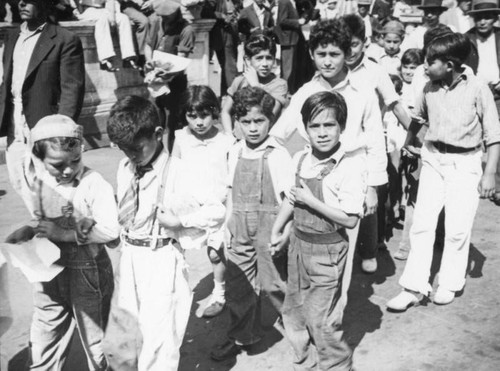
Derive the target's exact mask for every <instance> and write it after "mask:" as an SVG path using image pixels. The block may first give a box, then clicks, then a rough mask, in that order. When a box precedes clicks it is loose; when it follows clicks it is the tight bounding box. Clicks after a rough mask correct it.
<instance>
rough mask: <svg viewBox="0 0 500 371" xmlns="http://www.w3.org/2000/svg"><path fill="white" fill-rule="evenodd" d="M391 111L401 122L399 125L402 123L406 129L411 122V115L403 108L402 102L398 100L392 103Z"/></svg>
mask: <svg viewBox="0 0 500 371" xmlns="http://www.w3.org/2000/svg"><path fill="white" fill-rule="evenodd" d="M392 112H393V113H394V116H396V118H397V119H398V121H399V122H400V123H401V125H403V126H404V128H405V129H406V130H408V129H409V127H410V124H411V117H410V115H409V114H408V112H407V111H406V110H405V108H404V106H403V104H402V103H401V102H400V101H397V102H396V103H395V104H394V106H393V107H392Z"/></svg>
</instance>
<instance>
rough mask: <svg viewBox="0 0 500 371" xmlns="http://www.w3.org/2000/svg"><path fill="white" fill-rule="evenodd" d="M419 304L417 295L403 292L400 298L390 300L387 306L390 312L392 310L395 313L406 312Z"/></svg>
mask: <svg viewBox="0 0 500 371" xmlns="http://www.w3.org/2000/svg"><path fill="white" fill-rule="evenodd" d="M418 302H419V300H418V297H417V296H416V295H415V294H413V293H411V292H409V291H406V290H403V291H401V292H400V293H399V295H398V296H396V297H394V298H392V299H391V300H389V301H388V302H387V303H386V305H385V306H386V307H387V309H388V310H391V311H393V312H404V311H405V310H407V309H408V308H409V307H411V306H413V305H415V304H417V303H418Z"/></svg>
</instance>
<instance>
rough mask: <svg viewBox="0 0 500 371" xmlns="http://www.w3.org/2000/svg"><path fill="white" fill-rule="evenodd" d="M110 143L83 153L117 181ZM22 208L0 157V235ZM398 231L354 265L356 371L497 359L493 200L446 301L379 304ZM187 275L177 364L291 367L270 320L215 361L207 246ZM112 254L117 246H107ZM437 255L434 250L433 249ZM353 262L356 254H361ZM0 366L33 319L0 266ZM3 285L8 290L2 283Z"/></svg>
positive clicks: (220, 322) (20, 357)
mask: <svg viewBox="0 0 500 371" xmlns="http://www.w3.org/2000/svg"><path fill="white" fill-rule="evenodd" d="M120 157H121V154H120V153H119V151H118V150H116V149H110V148H106V149H99V150H93V151H89V152H87V153H86V154H85V161H86V163H87V164H88V165H89V166H91V167H93V168H95V169H97V170H99V171H100V172H101V173H102V174H103V175H104V176H105V177H106V178H107V179H108V180H109V181H110V182H111V183H113V184H114V175H115V171H116V164H117V162H118V160H119V158H120ZM26 217H27V213H26V212H25V210H24V209H23V207H22V205H21V203H20V200H19V199H18V198H17V196H16V195H14V194H13V191H12V190H11V188H10V186H9V184H8V180H7V169H6V167H5V165H0V241H3V240H4V238H5V236H6V235H7V234H8V233H9V231H11V230H12V229H13V228H14V227H15V226H17V225H19V224H20V223H22V221H23V220H25V219H26ZM399 238H400V231H399V230H396V231H395V236H394V237H393V238H392V239H391V240H390V241H389V243H388V247H389V249H388V251H382V252H381V253H380V255H379V258H378V261H379V267H380V268H379V270H378V272H377V273H376V274H374V275H365V274H363V273H361V272H360V271H359V269H355V272H354V277H353V282H352V285H351V290H350V301H349V305H348V307H347V309H346V314H345V330H346V336H347V339H348V341H349V343H350V344H351V345H352V346H353V348H354V349H355V352H354V364H355V367H356V369H357V370H358V371H379V370H380V371H393V370H394V371H405V370H471V369H474V370H475V371H482V370H485V371H486V370H488V371H489V370H499V369H500V343H499V341H498V339H499V338H500V286H499V285H498V282H499V281H500V270H499V269H498V267H499V266H500V249H499V239H500V207H495V206H494V205H493V204H491V203H490V202H486V201H481V204H480V207H479V211H478V215H477V217H476V223H475V228H474V235H473V240H472V247H471V254H470V269H469V274H468V275H469V277H468V280H467V286H466V288H465V291H464V293H463V295H462V296H461V297H460V298H458V299H457V300H456V301H455V302H454V303H453V304H451V305H449V306H442V307H440V306H436V305H434V304H432V303H428V304H426V305H421V306H419V307H417V308H412V309H410V310H409V311H408V312H407V313H404V314H393V313H389V312H387V311H386V310H385V307H384V304H385V302H386V301H387V300H388V299H389V298H391V297H392V296H393V295H394V294H396V293H397V292H398V291H399V288H398V286H397V279H398V277H399V276H400V274H401V271H402V268H403V267H404V263H402V262H399V261H397V260H394V259H393V258H392V256H391V255H392V254H393V253H394V252H395V250H396V247H397V243H398V242H399ZM187 257H188V261H189V263H190V268H191V273H190V280H191V284H192V287H193V289H194V292H195V301H194V303H193V308H192V315H191V318H190V321H189V325H188V329H187V334H186V337H185V341H184V345H183V347H182V350H181V352H182V356H181V364H180V368H179V369H180V370H182V371H193V370H200V371H205V370H217V371H219V370H220V371H224V370H236V371H247V370H251V371H260V370H289V369H291V367H290V359H291V350H290V346H289V344H288V342H287V340H286V339H285V338H283V335H282V334H281V333H280V332H279V331H277V330H274V329H272V330H270V331H269V332H268V333H267V336H266V338H265V341H264V342H263V344H262V346H261V347H260V349H255V350H254V352H253V353H254V354H252V355H249V354H246V353H245V354H241V355H238V357H236V358H235V359H232V360H229V361H227V362H223V363H215V362H212V361H210V359H209V350H210V349H211V347H212V346H213V345H214V344H216V343H217V342H219V341H221V340H222V337H223V334H224V329H225V326H226V323H227V313H225V314H224V315H222V316H220V317H219V318H216V319H213V320H210V321H208V320H205V319H202V318H198V317H197V315H196V312H197V311H199V309H200V308H201V307H202V306H203V299H205V298H206V297H207V295H208V294H209V292H210V291H211V283H212V276H211V273H210V266H209V263H208V259H207V258H206V256H205V253H204V252H202V251H200V252H191V253H189V254H188V256H187ZM114 258H116V255H115V256H114ZM436 259H439V254H437V255H436ZM358 263H359V261H358ZM0 280H1V281H0V283H1V284H0V295H1V296H0V347H1V369H2V370H7V369H8V370H12V371H18V370H23V369H24V368H23V365H24V363H25V361H26V356H27V351H26V346H27V343H28V329H29V323H30V319H31V313H32V309H31V296H30V286H29V284H28V283H27V282H26V280H25V279H24V278H23V276H22V275H21V274H20V273H19V272H18V271H17V270H15V269H12V268H10V267H9V268H7V269H6V268H5V267H4V268H3V269H2V270H1V271H0ZM2 288H4V289H5V288H7V293H5V292H2V290H1V289H2ZM66 370H67V371H86V366H85V361H84V355H83V351H82V350H81V346H80V345H79V342H78V339H75V341H74V343H73V348H72V351H71V355H70V360H69V364H68V365H67V367H66Z"/></svg>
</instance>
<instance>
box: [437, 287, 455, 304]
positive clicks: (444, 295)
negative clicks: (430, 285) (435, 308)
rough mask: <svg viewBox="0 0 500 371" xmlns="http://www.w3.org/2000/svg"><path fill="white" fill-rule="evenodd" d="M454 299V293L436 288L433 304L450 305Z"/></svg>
mask: <svg viewBox="0 0 500 371" xmlns="http://www.w3.org/2000/svg"><path fill="white" fill-rule="evenodd" d="M454 299H455V292H454V291H450V290H446V289H443V288H442V287H438V289H437V290H436V293H435V294H434V299H433V302H434V304H438V305H446V304H450V303H451V302H452V301H453V300H454Z"/></svg>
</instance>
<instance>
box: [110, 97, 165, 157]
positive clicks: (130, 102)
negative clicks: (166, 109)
mask: <svg viewBox="0 0 500 371" xmlns="http://www.w3.org/2000/svg"><path fill="white" fill-rule="evenodd" d="M157 127H162V124H161V123H160V118H159V116H158V111H157V109H156V106H155V105H154V104H153V103H152V102H150V101H149V100H147V99H146V98H143V97H139V96H137V95H128V96H126V97H124V98H121V99H120V100H118V102H116V103H115V104H114V105H113V107H111V112H110V114H109V118H108V124H107V131H108V136H109V139H110V140H111V141H112V142H113V143H115V144H116V145H118V146H120V147H125V148H130V147H131V146H132V145H133V143H134V141H136V140H138V139H142V138H151V137H152V136H153V135H154V133H155V131H156V128H157Z"/></svg>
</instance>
